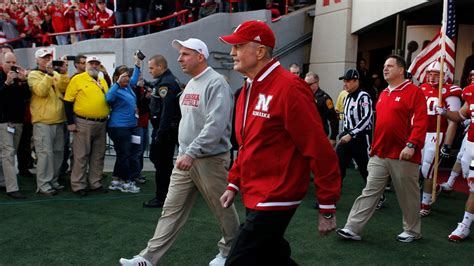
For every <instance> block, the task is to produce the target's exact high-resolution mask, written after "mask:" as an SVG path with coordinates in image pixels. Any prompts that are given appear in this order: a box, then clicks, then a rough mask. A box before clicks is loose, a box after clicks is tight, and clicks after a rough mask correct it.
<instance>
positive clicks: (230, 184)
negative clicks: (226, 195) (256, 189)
mask: <svg viewBox="0 0 474 266" xmlns="http://www.w3.org/2000/svg"><path fill="white" fill-rule="evenodd" d="M229 186H230V187H233V188H235V189H237V191H240V190H239V187H238V186H236V185H234V184H232V183H229Z"/></svg>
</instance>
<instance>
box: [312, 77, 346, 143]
mask: <svg viewBox="0 0 474 266" xmlns="http://www.w3.org/2000/svg"><path fill="white" fill-rule="evenodd" d="M304 80H305V81H306V83H308V85H309V87H310V88H311V90H312V91H313V93H314V100H315V101H316V104H317V106H318V112H319V115H320V116H321V120H322V121H323V126H324V131H325V132H326V135H328V137H329V142H330V143H331V145H332V146H333V147H334V146H335V145H336V136H337V133H338V126H339V122H338V121H337V114H336V110H335V109H334V103H333V101H332V99H331V97H330V96H329V94H327V93H326V92H325V91H323V90H322V89H321V88H319V76H318V75H317V74H316V73H314V72H311V71H310V72H308V73H306V77H305V79H304ZM328 123H329V125H328ZM329 127H331V131H329Z"/></svg>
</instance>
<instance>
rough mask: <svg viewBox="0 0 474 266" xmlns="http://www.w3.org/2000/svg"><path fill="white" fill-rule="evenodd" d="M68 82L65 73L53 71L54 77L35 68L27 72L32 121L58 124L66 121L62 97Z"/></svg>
mask: <svg viewBox="0 0 474 266" xmlns="http://www.w3.org/2000/svg"><path fill="white" fill-rule="evenodd" d="M68 83H69V77H68V75H67V74H59V73H58V72H54V77H51V76H50V75H48V74H46V73H45V72H43V71H41V70H37V69H36V70H32V71H31V72H30V74H28V85H29V86H30V90H31V103H30V110H31V122H32V123H44V124H58V123H62V122H64V121H66V115H65V113H64V103H63V100H62V99H63V97H64V93H65V92H66V87H67V85H68Z"/></svg>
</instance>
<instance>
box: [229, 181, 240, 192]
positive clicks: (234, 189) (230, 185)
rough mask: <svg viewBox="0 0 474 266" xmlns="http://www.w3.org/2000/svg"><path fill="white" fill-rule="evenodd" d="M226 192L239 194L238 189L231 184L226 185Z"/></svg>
mask: <svg viewBox="0 0 474 266" xmlns="http://www.w3.org/2000/svg"><path fill="white" fill-rule="evenodd" d="M227 190H231V191H234V192H239V187H238V186H236V185H234V184H232V183H229V185H227Z"/></svg>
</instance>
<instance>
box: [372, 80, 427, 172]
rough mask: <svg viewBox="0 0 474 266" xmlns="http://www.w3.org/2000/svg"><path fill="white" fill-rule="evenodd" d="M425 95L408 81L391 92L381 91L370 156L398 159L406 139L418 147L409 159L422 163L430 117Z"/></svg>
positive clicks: (387, 90)
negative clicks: (422, 152)
mask: <svg viewBox="0 0 474 266" xmlns="http://www.w3.org/2000/svg"><path fill="white" fill-rule="evenodd" d="M425 102H426V100H425V96H424V95H423V93H422V92H421V90H420V89H419V88H418V87H417V86H415V85H413V83H411V82H410V81H408V80H406V81H405V82H403V83H402V84H400V85H399V86H398V87H396V88H395V89H394V90H393V91H392V92H390V90H389V89H388V88H386V89H385V90H383V91H382V93H381V94H380V97H379V99H378V102H377V106H376V111H377V119H376V121H375V132H374V140H373V141H372V151H371V152H370V156H374V155H376V156H378V157H380V158H390V159H398V158H399V157H400V153H401V151H402V150H403V149H404V148H405V146H406V144H407V142H410V143H413V144H415V145H416V146H417V149H416V151H415V154H414V155H413V157H412V158H411V159H410V162H413V163H417V164H419V163H420V162H421V149H422V148H423V146H424V143H425V135H426V129H427V127H428V116H427V114H426V105H425V104H424V103H425Z"/></svg>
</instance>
